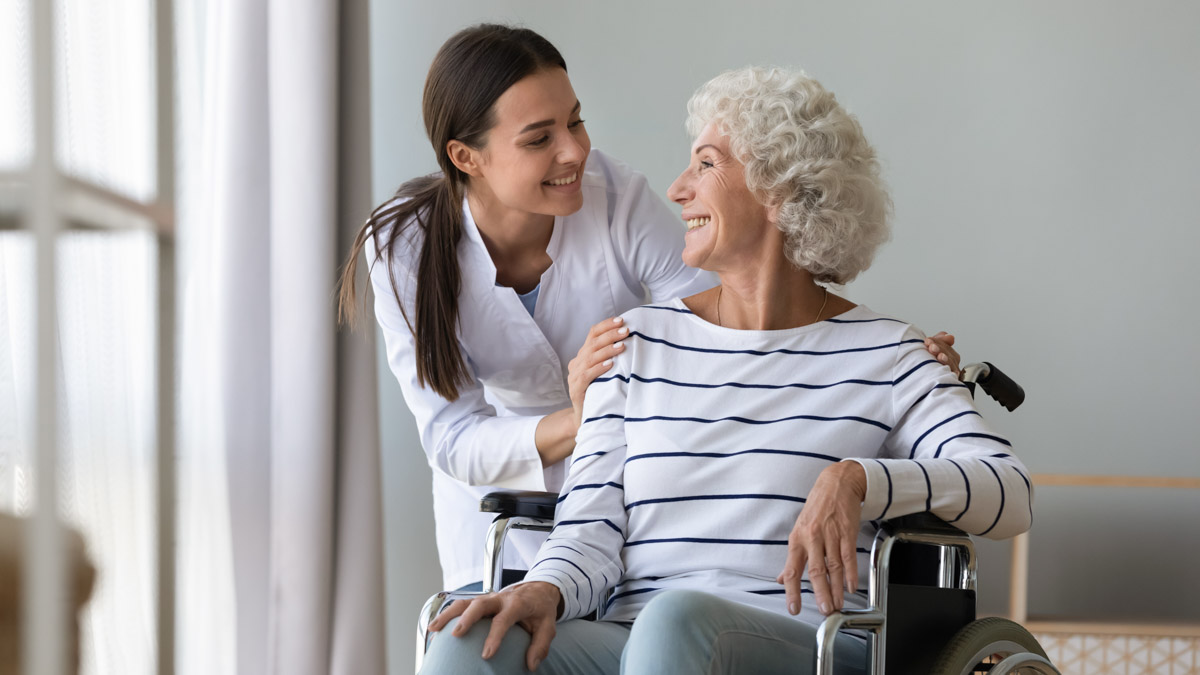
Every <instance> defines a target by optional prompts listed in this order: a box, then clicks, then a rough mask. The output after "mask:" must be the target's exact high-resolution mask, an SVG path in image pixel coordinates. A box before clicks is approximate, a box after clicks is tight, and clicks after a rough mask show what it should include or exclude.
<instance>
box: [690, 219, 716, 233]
mask: <svg viewBox="0 0 1200 675" xmlns="http://www.w3.org/2000/svg"><path fill="white" fill-rule="evenodd" d="M711 220H712V218H689V219H688V220H687V229H688V232H691V231H692V230H694V229H696V228H699V227H704V226H705V225H707V224H708V223H709V221H711Z"/></svg>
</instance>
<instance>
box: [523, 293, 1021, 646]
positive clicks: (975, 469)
mask: <svg viewBox="0 0 1200 675" xmlns="http://www.w3.org/2000/svg"><path fill="white" fill-rule="evenodd" d="M625 320H626V325H627V326H628V327H629V329H630V334H629V337H628V338H626V349H625V352H624V353H623V354H622V355H621V356H620V357H619V358H617V359H616V360H615V361H614V367H613V368H612V370H610V371H609V373H607V374H606V375H605V376H604V377H600V378H598V379H597V380H596V381H595V382H594V383H593V384H592V386H591V387H590V388H589V389H588V392H587V398H586V400H585V403H584V411H583V416H584V421H583V424H582V426H581V427H580V430H579V435H578V437H577V445H576V448H575V454H574V457H573V459H572V463H571V469H570V474H569V475H568V477H567V482H566V484H565V485H564V487H563V492H562V494H561V496H560V498H559V505H558V513H557V517H556V522H555V526H554V530H553V532H552V533H551V534H550V536H549V538H548V539H547V541H546V543H545V544H544V545H543V546H542V548H541V550H540V552H539V554H538V558H537V560H536V562H535V563H534V565H533V566H532V569H531V570H530V573H529V575H528V576H527V577H526V580H527V581H547V582H550V583H553V584H554V585H556V586H557V587H558V588H559V590H560V591H561V592H562V596H563V601H564V604H565V607H564V612H563V616H562V619H564V620H565V619H569V618H573V617H578V616H582V615H584V614H587V613H588V612H590V611H593V610H594V609H595V608H596V606H597V604H598V603H599V602H600V600H601V598H602V597H603V593H604V591H605V590H606V589H612V591H613V593H612V595H611V597H610V598H609V599H608V600H607V606H606V608H605V612H604V618H605V619H608V620H614V621H629V620H632V619H633V618H634V617H635V616H637V614H638V612H639V611H640V609H641V608H642V607H643V606H645V604H646V603H647V602H648V601H649V600H650V599H651V598H652V597H654V595H655V593H656V592H659V591H662V590H665V589H672V588H679V589H695V590H704V591H708V592H710V593H714V594H716V595H719V596H722V597H725V598H727V599H731V600H734V601H737V602H741V603H744V604H749V605H754V606H758V607H762V608H765V609H768V610H771V611H775V612H778V613H781V614H785V613H786V609H785V604H786V603H785V597H784V593H783V587H782V586H780V585H778V584H776V583H775V578H776V576H777V575H778V574H779V573H780V572H781V571H782V570H783V566H784V562H785V557H786V554H787V538H788V534H789V532H790V531H791V529H792V527H793V525H794V524H795V522H796V518H797V517H798V515H799V514H800V511H801V509H802V508H803V507H804V501H805V496H806V495H807V494H808V492H809V490H811V489H812V486H813V484H814V482H815V481H816V479H817V476H818V474H820V472H821V471H822V470H823V469H825V468H826V467H828V466H830V465H831V464H832V463H833V462H838V461H842V460H853V461H858V462H859V463H860V464H862V466H863V468H864V469H865V470H866V474H867V496H866V499H865V501H864V503H863V514H862V517H863V521H864V522H863V525H862V528H861V530H860V532H859V536H858V552H859V556H858V566H859V574H860V576H861V583H860V588H862V589H866V585H867V584H866V577H867V571H868V565H869V555H868V553H869V549H870V546H871V541H872V539H873V537H874V535H875V531H876V529H877V522H878V521H879V520H882V519H885V518H891V517H896V516H902V515H905V514H909V513H916V512H922V511H931V512H933V513H934V514H936V515H937V516H939V517H941V518H943V519H944V520H947V521H949V522H951V523H953V524H954V525H956V526H957V527H959V528H961V529H963V530H965V531H967V532H970V533H972V534H978V535H982V536H986V537H991V538H1003V537H1009V536H1013V535H1015V534H1018V533H1020V532H1022V531H1024V530H1025V529H1027V528H1028V527H1029V525H1030V522H1031V520H1032V496H1033V495H1032V489H1031V486H1030V483H1029V479H1028V476H1027V473H1026V469H1025V467H1024V466H1023V465H1022V464H1021V462H1020V460H1018V459H1017V458H1016V457H1015V456H1013V455H1012V454H1011V446H1010V444H1009V442H1008V441H1006V440H1005V439H1004V438H1002V437H1000V436H999V435H998V434H997V433H996V432H994V431H993V430H991V429H990V428H989V427H988V425H987V424H986V423H985V422H984V420H983V418H982V417H980V415H979V413H978V412H976V410H975V406H974V404H973V402H972V399H971V396H970V393H969V391H968V390H967V388H966V386H965V385H963V384H961V383H959V382H958V380H956V379H955V377H954V376H953V374H952V373H951V372H950V370H949V369H948V368H946V367H945V366H943V365H941V364H939V363H937V362H936V361H935V360H933V359H932V358H931V357H930V355H929V354H928V353H927V352H926V351H925V347H924V344H923V338H924V336H923V335H922V334H921V333H920V331H918V330H917V329H916V328H914V327H913V326H911V325H908V324H906V323H904V322H901V321H897V320H895V319H890V318H887V317H883V316H881V315H879V314H876V313H875V312H873V311H871V310H869V309H867V308H865V307H862V306H859V307H857V308H855V309H853V310H851V311H849V312H846V313H844V314H842V315H840V316H838V317H836V318H833V319H828V320H826V321H822V322H819V323H816V324H812V325H809V326H802V327H800V328H793V329H787V330H773V331H752V330H734V329H730V328H721V327H718V326H715V325H713V324H711V323H708V322H707V321H704V320H702V319H700V318H699V317H697V316H696V315H694V314H692V313H691V312H690V311H689V310H688V309H687V307H686V306H685V305H684V304H683V303H682V302H681V301H679V300H674V301H672V302H670V303H666V304H661V305H651V306H647V307H641V308H638V309H635V310H632V311H630V312H628V313H626V314H625ZM802 587H803V589H804V590H803V593H804V595H803V598H806V599H810V600H811V598H812V595H811V588H810V587H809V584H808V581H807V579H805V580H803V581H802ZM815 604H816V603H815V602H812V601H808V602H804V603H803V608H804V609H803V611H802V614H801V616H800V618H801V619H802V620H806V621H809V622H811V623H819V622H820V620H821V618H822V617H821V616H820V614H819V613H818V612H817V611H816V609H815V607H813V605H815ZM864 604H865V595H864V594H863V593H860V594H858V595H855V596H848V597H847V602H846V605H847V607H862V606H863V605H864Z"/></svg>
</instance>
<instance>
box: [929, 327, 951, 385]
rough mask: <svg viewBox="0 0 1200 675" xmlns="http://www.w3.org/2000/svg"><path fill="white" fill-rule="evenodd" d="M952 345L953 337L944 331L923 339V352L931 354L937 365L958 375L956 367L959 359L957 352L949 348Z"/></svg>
mask: <svg viewBox="0 0 1200 675" xmlns="http://www.w3.org/2000/svg"><path fill="white" fill-rule="evenodd" d="M953 344H954V336H953V335H951V334H949V333H946V332H945V331H943V332H941V333H938V334H937V335H934V336H932V337H927V338H925V350H926V351H928V352H929V353H930V354H932V355H933V356H934V357H935V358H936V359H937V361H938V363H942V364H945V365H946V366H949V368H950V370H951V371H953V372H954V374H955V375H958V374H959V372H960V371H959V367H958V366H959V360H960V357H959V355H958V352H956V351H954V347H952V346H951V345H953Z"/></svg>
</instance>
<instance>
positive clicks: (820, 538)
mask: <svg viewBox="0 0 1200 675" xmlns="http://www.w3.org/2000/svg"><path fill="white" fill-rule="evenodd" d="M866 494H867V474H866V472H864V471H863V468H862V466H861V465H859V464H858V462H838V463H837V464H834V465H833V466H831V467H829V468H827V469H825V470H824V471H822V472H821V475H820V476H818V477H817V482H816V483H815V484H814V485H813V489H812V491H810V492H809V493H808V500H807V501H806V502H805V504H804V508H803V509H801V511H800V517H799V518H797V519H796V525H795V527H793V528H792V533H791V534H790V535H789V536H788V556H787V563H786V564H785V565H784V567H783V573H782V574H780V575H779V577H778V578H776V579H775V581H776V582H777V583H780V584H783V585H784V588H785V589H786V591H787V603H788V611H789V612H791V613H792V614H799V613H800V605H801V602H800V577H801V575H802V574H803V572H804V567H805V565H807V566H808V581H809V583H810V584H812V589H813V594H814V595H816V600H817V608H818V609H819V610H820V611H821V613H822V614H829V613H830V612H833V611H836V610H840V609H841V608H842V603H843V600H844V598H843V589H845V591H847V592H850V593H853V592H855V591H857V590H858V554H857V552H856V549H857V542H858V530H859V519H860V517H861V516H862V502H863V498H864V497H865V496H866Z"/></svg>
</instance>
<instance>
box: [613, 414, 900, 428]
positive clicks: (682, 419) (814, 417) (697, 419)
mask: <svg viewBox="0 0 1200 675" xmlns="http://www.w3.org/2000/svg"><path fill="white" fill-rule="evenodd" d="M795 420H812V421H814V422H861V423H863V424H870V425H871V426H873V427H879V428H880V429H883V430H884V431H891V430H892V428H891V427H889V426H888V425H886V424H884V423H883V422H878V421H876V420H869V419H867V418H865V417H855V416H853V415H847V416H845V417H822V416H820V415H792V416H791V417H780V418H779V419H773V420H752V419H749V418H747V417H718V418H716V419H708V418H705V417H671V416H668V415H652V416H650V417H626V418H625V423H626V424H632V423H634V422H696V423H698V424H716V423H717V422H741V423H742V424H778V423H780V422H793V421H795Z"/></svg>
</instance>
